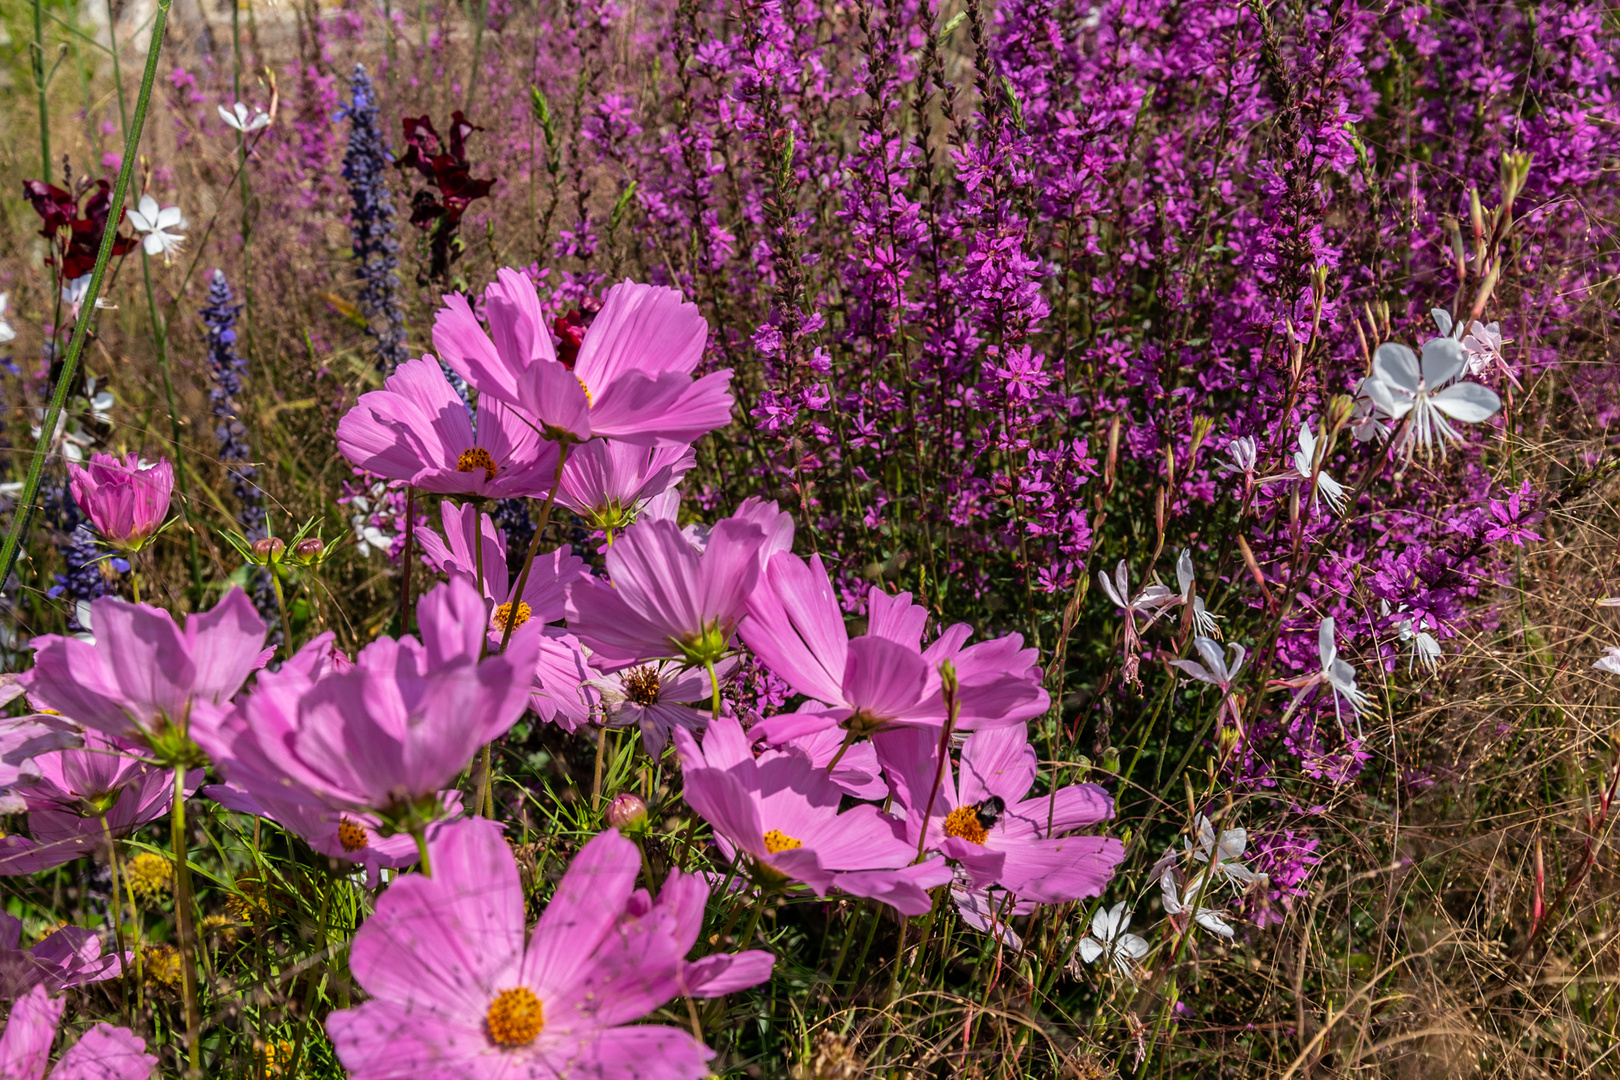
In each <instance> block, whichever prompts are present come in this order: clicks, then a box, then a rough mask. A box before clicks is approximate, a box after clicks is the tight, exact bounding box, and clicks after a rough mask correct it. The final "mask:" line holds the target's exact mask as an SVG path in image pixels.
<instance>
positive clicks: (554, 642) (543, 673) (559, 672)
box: [529, 627, 602, 731]
mask: <svg viewBox="0 0 1620 1080" xmlns="http://www.w3.org/2000/svg"><path fill="white" fill-rule="evenodd" d="M552 629H553V628H551V627H547V628H546V630H547V632H545V633H542V634H541V635H540V653H539V659H538V660H537V661H536V662H535V668H534V685H533V688H532V689H533V692H532V693H531V694H530V696H529V707H530V708H531V709H533V710H534V711H535V712H536V713H537V714H538V715H539V717H540V719H542V720H544V721H545V722H546V723H548V724H556V725H557V726H558V727H560V728H562V729H563V730H564V731H577V730H579V728H580V726H581V725H583V724H585V723H587V722H589V720H590V719H591V717H592V715H594V714H595V713H596V711H597V708H598V706H599V705H600V704H601V700H602V698H601V694H600V692H599V691H598V690H597V688H596V686H595V685H594V684H593V683H592V681H591V680H593V679H595V678H597V677H598V676H599V675H600V674H601V673H600V672H598V671H597V670H596V669H595V668H593V667H591V663H590V660H589V659H588V658H587V657H586V655H585V650H584V648H582V647H581V646H580V643H579V639H578V638H577V637H575V636H574V635H573V634H556V633H552V632H550V631H551V630H552Z"/></svg>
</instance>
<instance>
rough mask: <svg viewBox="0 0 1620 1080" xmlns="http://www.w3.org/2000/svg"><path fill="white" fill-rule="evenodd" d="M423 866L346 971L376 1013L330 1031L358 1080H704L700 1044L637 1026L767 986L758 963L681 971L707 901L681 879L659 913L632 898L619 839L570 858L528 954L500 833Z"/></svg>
mask: <svg viewBox="0 0 1620 1080" xmlns="http://www.w3.org/2000/svg"><path fill="white" fill-rule="evenodd" d="M428 852H429V857H430V860H431V863H432V867H433V876H432V877H428V876H426V875H423V874H411V875H408V876H405V877H403V878H400V879H398V880H396V881H395V882H394V883H393V884H392V885H391V886H390V887H389V889H388V891H387V892H385V893H384V894H383V895H382V897H381V898H379V899H378V901H377V908H376V912H375V913H374V914H373V915H372V916H371V918H369V919H367V920H366V922H365V923H364V924H363V925H362V926H361V927H360V930H359V932H358V933H357V934H356V935H355V938H354V944H353V946H352V948H351V950H350V953H349V968H350V970H351V971H352V972H353V974H354V978H355V981H356V982H358V983H359V984H360V986H361V987H362V988H363V989H364V990H365V991H366V993H368V994H369V995H371V1000H370V1001H367V1002H366V1003H365V1004H363V1005H360V1006H358V1007H357V1008H353V1009H343V1010H340V1011H338V1012H334V1013H333V1014H332V1015H331V1016H329V1017H328V1018H327V1021H326V1029H327V1032H328V1034H330V1036H331V1038H332V1042H333V1044H334V1045H335V1047H336V1048H337V1055H338V1060H339V1061H341V1062H342V1064H343V1066H344V1067H345V1068H346V1069H348V1070H349V1075H350V1076H351V1077H352V1078H353V1080H483V1078H490V1080H495V1078H502V1080H505V1078H513V1077H562V1076H567V1077H569V1078H571V1080H609V1078H613V1080H622V1078H625V1077H630V1076H635V1075H644V1076H656V1077H659V1078H660V1080H666V1078H667V1080H700V1078H702V1077H705V1076H707V1075H708V1065H707V1062H708V1060H709V1058H710V1057H711V1056H712V1052H711V1051H710V1050H709V1049H708V1048H707V1047H706V1046H704V1045H703V1044H702V1043H700V1042H698V1041H697V1040H696V1039H694V1038H693V1037H692V1036H691V1035H690V1034H688V1033H687V1032H685V1031H683V1030H680V1029H678V1028H673V1027H662V1026H656V1025H640V1024H632V1022H633V1021H635V1020H638V1019H640V1018H641V1017H644V1016H646V1015H648V1014H649V1013H651V1012H653V1011H654V1010H655V1009H657V1008H658V1007H659V1006H661V1005H662V1004H663V1003H664V1002H666V1001H668V1000H670V999H671V998H674V997H676V996H677V995H680V994H683V993H695V992H697V991H707V992H710V993H714V992H721V993H723V992H726V989H737V988H741V987H742V986H746V985H752V983H754V982H757V981H759V980H760V978H763V977H764V976H765V975H766V974H768V971H769V964H768V963H765V964H762V963H761V962H760V960H759V957H758V956H757V954H752V953H742V954H738V955H737V956H735V957H729V958H725V959H724V960H720V961H715V960H714V958H705V959H704V960H699V961H697V962H696V963H691V964H689V963H687V962H686V960H685V959H684V957H685V954H686V952H687V951H688V950H689V949H690V948H691V946H692V944H693V942H694V941H695V939H696V937H697V927H698V925H699V924H700V923H701V919H702V906H703V902H704V900H705V899H706V897H707V887H706V886H705V885H703V883H702V882H701V881H700V880H696V879H694V878H692V877H690V876H688V875H684V874H681V873H680V872H679V871H676V872H674V873H671V874H670V877H669V880H668V881H667V882H666V883H665V885H664V888H663V890H662V893H661V895H660V896H659V898H658V900H657V901H656V902H655V901H653V900H652V899H651V898H650V897H649V896H648V894H647V893H646V892H644V891H639V890H636V888H635V881H636V875H637V874H638V873H639V872H640V869H641V857H640V855H639V854H638V853H637V851H636V847H635V845H634V844H632V843H631V842H630V841H629V840H626V839H625V838H624V837H622V836H620V835H619V834H618V833H617V832H614V831H612V830H608V831H607V832H604V833H601V834H600V835H598V836H597V837H595V838H594V839H592V840H591V841H590V842H589V843H587V844H586V845H585V846H584V847H583V848H582V849H581V850H580V852H579V854H578V855H576V856H575V857H574V861H573V863H572V864H571V865H570V866H569V868H568V871H567V873H565V874H564V875H563V879H562V881H561V883H560V884H559V885H558V887H557V891H556V894H555V895H554V896H553V897H552V899H551V902H550V903H549V904H548V905H547V907H546V910H545V911H544V913H542V914H541V916H540V921H539V923H538V924H537V925H536V926H535V928H534V932H533V934H532V935H528V940H527V941H525V940H524V939H525V925H526V924H525V916H524V898H523V889H522V885H521V883H520V881H519V878H518V870H517V864H516V861H515V860H514V859H513V856H512V852H511V849H510V848H508V847H507V845H506V842H505V840H503V839H502V837H501V830H500V826H499V825H497V824H495V823H494V822H491V821H487V820H483V819H469V820H464V821H458V822H454V823H451V824H447V825H441V826H438V827H436V828H435V829H434V830H433V831H432V832H431V833H430V835H429V837H428ZM767 955H768V954H767ZM722 987H723V988H722Z"/></svg>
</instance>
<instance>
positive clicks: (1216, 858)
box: [1186, 814, 1266, 888]
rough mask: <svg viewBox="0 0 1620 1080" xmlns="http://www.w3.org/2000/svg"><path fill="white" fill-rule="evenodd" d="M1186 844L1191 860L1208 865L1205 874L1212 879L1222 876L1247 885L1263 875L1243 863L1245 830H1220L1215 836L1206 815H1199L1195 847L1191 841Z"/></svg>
mask: <svg viewBox="0 0 1620 1080" xmlns="http://www.w3.org/2000/svg"><path fill="white" fill-rule="evenodd" d="M1186 843H1187V850H1188V851H1191V852H1192V856H1193V858H1194V859H1196V860H1198V861H1199V862H1201V863H1209V864H1210V867H1209V876H1210V877H1212V878H1215V879H1216V880H1220V879H1222V878H1225V879H1226V880H1228V881H1231V882H1233V883H1234V884H1236V885H1237V886H1239V887H1240V888H1247V887H1248V886H1249V885H1252V884H1253V883H1254V882H1256V881H1264V880H1265V879H1266V875H1264V874H1259V873H1256V872H1255V871H1253V870H1250V869H1249V868H1248V867H1247V866H1244V865H1243V852H1244V849H1246V848H1247V847H1248V846H1249V833H1248V830H1247V829H1222V830H1221V833H1220V835H1219V836H1216V835H1215V826H1214V825H1212V824H1211V823H1210V820H1209V818H1208V817H1206V816H1205V815H1203V814H1199V815H1198V846H1197V847H1196V848H1195V847H1193V842H1192V841H1191V840H1188V841H1187V842H1186Z"/></svg>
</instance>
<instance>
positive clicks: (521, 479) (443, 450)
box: [337, 356, 557, 499]
mask: <svg viewBox="0 0 1620 1080" xmlns="http://www.w3.org/2000/svg"><path fill="white" fill-rule="evenodd" d="M477 419H478V423H477V427H476V431H475V429H474V425H473V418H472V417H471V416H468V415H467V406H466V405H465V404H464V403H463V402H462V400H461V398H459V397H457V396H456V392H455V390H454V388H452V387H451V385H450V384H449V382H447V381H446V380H445V377H444V372H443V371H441V370H440V369H439V365H438V363H437V361H435V360H434V359H433V358H432V357H431V356H424V357H422V358H421V359H419V360H411V361H408V362H406V363H403V364H401V365H399V367H398V368H397V369H396V370H395V371H394V373H393V374H392V375H390V376H388V378H387V379H386V380H385V381H384V382H383V389H381V390H373V391H371V392H370V393H368V394H361V395H360V401H359V403H358V404H356V405H355V407H354V408H352V409H350V410H349V411H348V412H347V413H345V414H344V416H343V419H341V420H339V421H338V426H337V440H338V449H339V450H341V451H342V452H343V456H344V457H346V458H348V459H349V460H350V461H351V462H353V463H354V464H355V465H356V466H358V467H360V468H362V469H365V470H366V471H367V472H371V473H375V474H377V475H378V476H385V477H388V478H389V479H390V480H404V481H405V482H406V483H408V484H410V485H411V486H412V487H415V488H420V489H421V490H423V491H435V492H438V493H440V494H443V495H479V496H489V497H491V498H497V499H504V498H509V497H512V496H519V495H532V496H536V497H539V496H544V495H545V494H546V493H547V492H549V491H550V490H551V483H552V480H553V478H554V477H555V476H556V473H557V448H556V446H554V445H553V444H551V443H549V442H547V441H546V440H545V439H543V438H541V437H540V434H539V432H537V431H535V429H534V428H533V427H532V426H531V425H529V424H527V423H525V422H524V421H523V420H522V419H520V418H519V417H518V416H516V415H515V414H514V413H513V411H512V409H511V407H510V406H509V405H507V404H505V403H503V402H501V401H498V400H496V399H495V398H494V397H491V396H486V395H480V396H479V398H478V417H477Z"/></svg>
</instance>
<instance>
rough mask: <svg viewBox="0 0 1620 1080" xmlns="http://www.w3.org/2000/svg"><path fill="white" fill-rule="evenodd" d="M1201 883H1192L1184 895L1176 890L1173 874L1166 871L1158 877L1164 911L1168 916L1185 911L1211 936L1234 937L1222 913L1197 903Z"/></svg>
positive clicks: (1233, 932) (1230, 926)
mask: <svg viewBox="0 0 1620 1080" xmlns="http://www.w3.org/2000/svg"><path fill="white" fill-rule="evenodd" d="M1202 888H1203V886H1202V882H1194V883H1192V884H1191V885H1190V886H1189V887H1188V889H1187V892H1186V894H1185V895H1183V894H1181V893H1180V892H1179V891H1178V890H1177V889H1176V879H1175V874H1174V872H1173V871H1171V870H1166V871H1165V872H1164V873H1163V874H1162V875H1161V876H1160V877H1159V890H1160V891H1161V892H1162V893H1163V894H1164V910H1165V913H1166V914H1168V915H1180V914H1181V913H1182V912H1184V911H1187V912H1191V913H1192V917H1193V921H1194V922H1196V923H1197V924H1198V925H1199V926H1202V927H1203V928H1204V929H1205V930H1208V931H1209V932H1210V933H1212V934H1219V935H1220V936H1221V937H1223V938H1229V937H1232V936H1234V934H1235V931H1234V930H1233V929H1232V925H1231V924H1230V923H1228V922H1227V921H1226V919H1225V918H1223V917H1222V916H1223V914H1224V913H1223V912H1220V911H1217V910H1215V909H1214V908H1207V907H1202V906H1200V905H1199V903H1198V894H1199V892H1201V891H1202Z"/></svg>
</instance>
